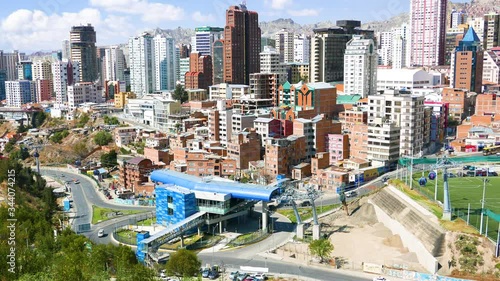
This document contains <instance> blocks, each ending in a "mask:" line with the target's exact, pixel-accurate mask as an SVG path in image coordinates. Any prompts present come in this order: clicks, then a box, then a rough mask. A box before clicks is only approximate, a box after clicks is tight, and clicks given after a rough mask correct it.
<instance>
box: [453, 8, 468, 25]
mask: <svg viewBox="0 0 500 281" xmlns="http://www.w3.org/2000/svg"><path fill="white" fill-rule="evenodd" d="M466 22H467V12H465V11H457V10H455V9H453V10H452V11H451V14H450V28H455V27H458V26H459V25H461V24H464V23H466Z"/></svg>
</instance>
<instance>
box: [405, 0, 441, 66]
mask: <svg viewBox="0 0 500 281" xmlns="http://www.w3.org/2000/svg"><path fill="white" fill-rule="evenodd" d="M447 3H448V1H447V0H433V1H428V0H411V4H410V25H411V40H410V42H411V62H410V65H412V66H436V65H443V64H444V45H445V35H446V5H447Z"/></svg>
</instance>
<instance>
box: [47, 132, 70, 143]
mask: <svg viewBox="0 0 500 281" xmlns="http://www.w3.org/2000/svg"><path fill="white" fill-rule="evenodd" d="M68 135H69V132H68V130H64V131H61V132H55V133H54V134H53V135H52V136H51V137H50V141H52V142H53V143H61V142H62V140H63V139H64V138H65V137H67V136H68Z"/></svg>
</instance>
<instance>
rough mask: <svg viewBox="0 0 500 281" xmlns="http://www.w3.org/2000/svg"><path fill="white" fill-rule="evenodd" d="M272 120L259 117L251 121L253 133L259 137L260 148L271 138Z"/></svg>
mask: <svg viewBox="0 0 500 281" xmlns="http://www.w3.org/2000/svg"><path fill="white" fill-rule="evenodd" d="M273 120H274V119H273V118H266V117H259V118H256V119H255V120H253V127H254V128H255V132H256V133H257V134H259V135H260V138H261V142H260V143H261V144H262V146H264V145H265V143H266V140H267V139H268V138H270V137H272V136H270V135H269V134H270V133H271V130H272V129H271V122H272V121H273Z"/></svg>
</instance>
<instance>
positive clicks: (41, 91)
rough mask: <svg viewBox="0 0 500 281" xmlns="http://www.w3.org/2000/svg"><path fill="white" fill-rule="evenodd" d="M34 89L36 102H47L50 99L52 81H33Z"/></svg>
mask: <svg viewBox="0 0 500 281" xmlns="http://www.w3.org/2000/svg"><path fill="white" fill-rule="evenodd" d="M33 82H35V87H36V101H37V102H42V101H49V100H51V99H52V80H41V79H36V80H33Z"/></svg>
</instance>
